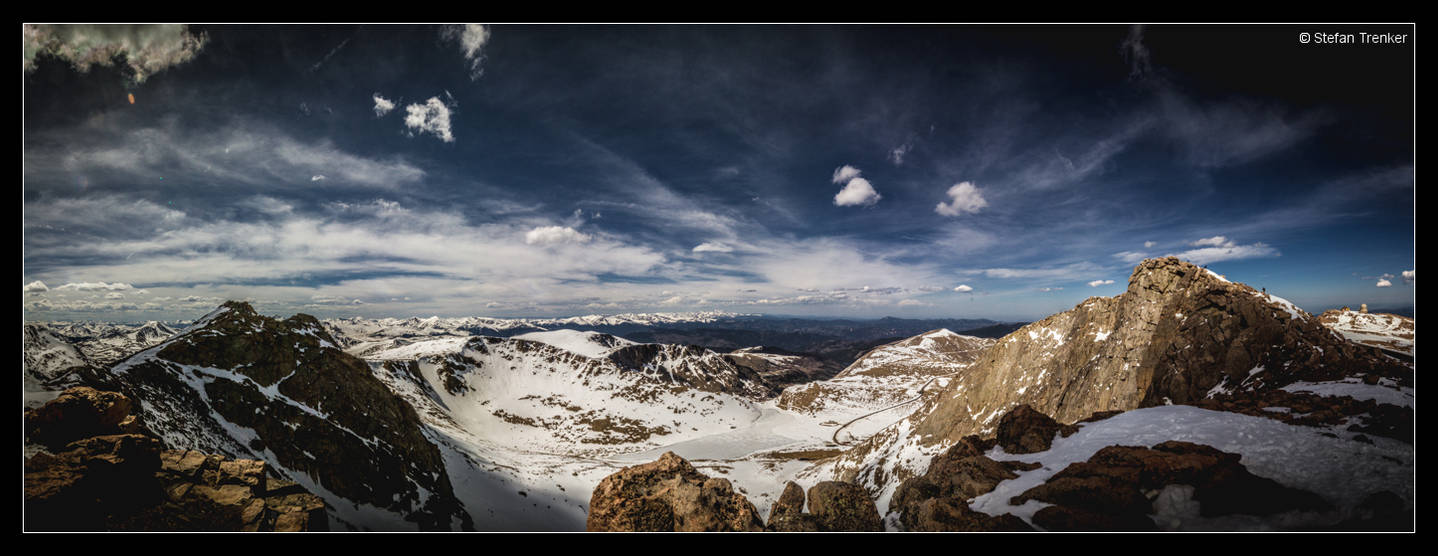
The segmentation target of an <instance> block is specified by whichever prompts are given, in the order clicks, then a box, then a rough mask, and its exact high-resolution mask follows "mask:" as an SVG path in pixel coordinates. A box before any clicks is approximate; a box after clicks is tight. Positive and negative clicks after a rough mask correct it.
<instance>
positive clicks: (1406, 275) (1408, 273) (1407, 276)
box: [41, 269, 1417, 285]
mask: <svg viewBox="0 0 1438 556" xmlns="http://www.w3.org/2000/svg"><path fill="white" fill-rule="evenodd" d="M1414 270H1417V269H1414ZM1403 281H1404V282H1407V283H1409V284H1412V283H1413V271H1412V270H1405V271H1403ZM41 285H44V284H41Z"/></svg>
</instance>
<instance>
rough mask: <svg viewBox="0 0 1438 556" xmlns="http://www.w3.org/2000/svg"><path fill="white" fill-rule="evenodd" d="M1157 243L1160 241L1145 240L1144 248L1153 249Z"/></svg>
mask: <svg viewBox="0 0 1438 556" xmlns="http://www.w3.org/2000/svg"><path fill="white" fill-rule="evenodd" d="M1155 245H1158V243H1157V242H1153V241H1145V242H1143V248H1144V249H1152V248H1153V246H1155Z"/></svg>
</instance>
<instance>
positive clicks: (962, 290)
mask: <svg viewBox="0 0 1438 556" xmlns="http://www.w3.org/2000/svg"><path fill="white" fill-rule="evenodd" d="M954 291H956V292H959V293H968V292H971V291H974V288H973V286H970V285H968V284H959V285H958V286H956V287H954Z"/></svg>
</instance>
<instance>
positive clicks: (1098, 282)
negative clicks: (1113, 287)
mask: <svg viewBox="0 0 1438 556" xmlns="http://www.w3.org/2000/svg"><path fill="white" fill-rule="evenodd" d="M1112 283H1113V280H1094V281H1092V282H1089V283H1088V287H1090V288H1097V287H1099V286H1106V285H1108V284H1112Z"/></svg>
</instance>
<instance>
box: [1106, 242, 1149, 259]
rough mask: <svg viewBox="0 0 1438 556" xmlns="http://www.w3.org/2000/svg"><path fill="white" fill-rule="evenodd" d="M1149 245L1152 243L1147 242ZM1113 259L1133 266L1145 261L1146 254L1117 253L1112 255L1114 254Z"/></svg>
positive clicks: (1135, 252) (1133, 252) (1132, 252)
mask: <svg viewBox="0 0 1438 556" xmlns="http://www.w3.org/2000/svg"><path fill="white" fill-rule="evenodd" d="M1149 243H1153V242H1149ZM1113 257H1114V258H1115V259H1118V260H1120V261H1123V262H1126V263H1129V264H1134V263H1137V262H1139V261H1142V260H1144V259H1147V258H1148V254H1147V253H1143V252H1140V251H1119V252H1118V253H1114V254H1113Z"/></svg>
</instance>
